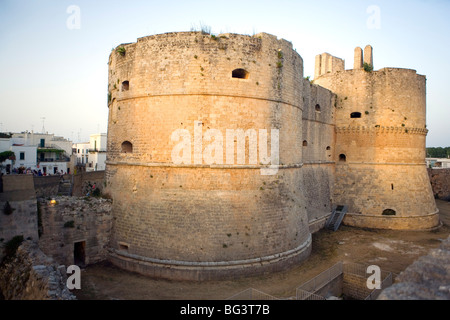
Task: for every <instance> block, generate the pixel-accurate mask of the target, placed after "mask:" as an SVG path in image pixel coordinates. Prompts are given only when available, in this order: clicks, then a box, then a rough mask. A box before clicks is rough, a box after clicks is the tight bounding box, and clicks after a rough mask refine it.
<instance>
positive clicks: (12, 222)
mask: <svg viewBox="0 0 450 320" xmlns="http://www.w3.org/2000/svg"><path fill="white" fill-rule="evenodd" d="M2 179H3V192H0V259H1V258H2V256H3V246H4V244H5V243H6V242H8V241H9V240H11V239H12V238H13V237H15V236H19V235H22V236H23V237H24V239H27V238H31V239H33V240H37V239H38V215H37V203H36V196H35V192H34V185H33V176H31V175H4V176H2ZM7 202H8V203H9V205H10V206H11V208H12V212H11V213H10V214H5V210H4V209H5V205H6V203H7Z"/></svg>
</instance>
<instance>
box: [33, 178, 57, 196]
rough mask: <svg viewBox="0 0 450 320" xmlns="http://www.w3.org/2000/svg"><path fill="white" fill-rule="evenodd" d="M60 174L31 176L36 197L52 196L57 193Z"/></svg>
mask: <svg viewBox="0 0 450 320" xmlns="http://www.w3.org/2000/svg"><path fill="white" fill-rule="evenodd" d="M60 179H61V178H60V176H45V177H44V176H42V177H33V180H34V189H35V191H36V197H37V198H47V197H53V196H56V195H57V194H58V189H59V180H60Z"/></svg>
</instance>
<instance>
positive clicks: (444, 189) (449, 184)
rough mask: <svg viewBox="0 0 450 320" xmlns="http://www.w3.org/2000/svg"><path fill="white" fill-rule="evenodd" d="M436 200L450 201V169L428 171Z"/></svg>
mask: <svg viewBox="0 0 450 320" xmlns="http://www.w3.org/2000/svg"><path fill="white" fill-rule="evenodd" d="M428 176H429V177H430V181H431V188H432V189H433V194H434V196H435V198H438V199H442V200H448V201H450V169H430V168H429V169H428Z"/></svg>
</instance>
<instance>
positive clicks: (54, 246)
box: [39, 196, 112, 265]
mask: <svg viewBox="0 0 450 320" xmlns="http://www.w3.org/2000/svg"><path fill="white" fill-rule="evenodd" d="M54 200H55V201H56V203H51V202H50V201H48V200H45V199H42V200H41V201H40V202H39V204H40V210H41V216H42V234H41V237H40V239H39V246H40V247H41V249H42V251H43V252H44V253H45V254H47V255H48V256H51V257H52V258H53V259H55V260H56V261H57V262H58V263H61V264H66V265H71V264H76V263H75V261H74V250H75V244H76V243H80V245H82V248H81V249H80V250H83V251H84V252H82V254H84V261H82V264H91V263H96V262H100V261H102V260H106V258H107V248H106V247H107V245H108V242H109V236H110V231H111V225H112V213H111V200H108V199H103V198H96V197H66V196H57V197H54Z"/></svg>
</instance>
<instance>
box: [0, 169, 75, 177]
mask: <svg viewBox="0 0 450 320" xmlns="http://www.w3.org/2000/svg"><path fill="white" fill-rule="evenodd" d="M6 174H32V175H33V176H36V177H42V176H63V175H65V174H67V172H64V171H63V170H61V171H57V172H56V173H54V174H50V173H47V172H42V170H41V169H39V170H31V168H28V169H25V168H23V167H20V168H13V169H12V170H11V172H10V173H9V172H7V173H6Z"/></svg>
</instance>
